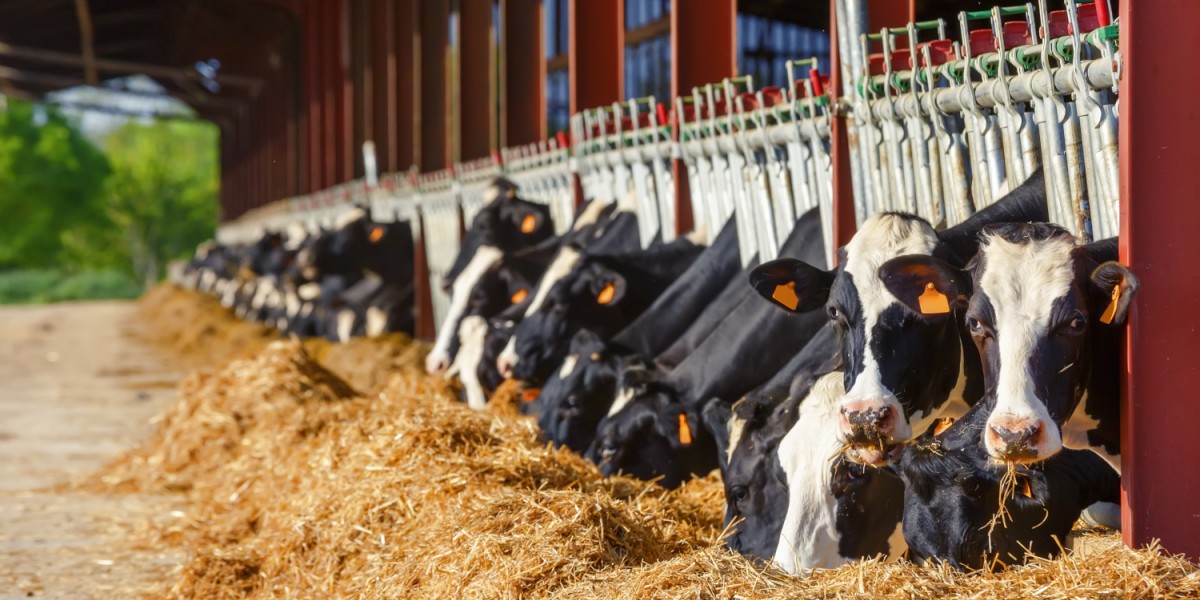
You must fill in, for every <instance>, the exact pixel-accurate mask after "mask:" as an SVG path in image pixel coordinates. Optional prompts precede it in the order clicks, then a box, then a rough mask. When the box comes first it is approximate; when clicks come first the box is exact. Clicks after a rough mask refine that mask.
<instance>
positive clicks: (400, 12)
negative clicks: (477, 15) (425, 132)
mask: <svg viewBox="0 0 1200 600" xmlns="http://www.w3.org/2000/svg"><path fill="white" fill-rule="evenodd" d="M417 2H418V0H395V15H394V16H395V20H394V23H395V31H396V42H395V54H394V55H392V57H393V62H394V63H395V69H396V80H395V93H394V96H395V100H396V109H395V110H396V123H397V126H396V127H395V128H394V129H392V131H393V132H394V133H395V135H396V154H395V158H394V159H392V160H391V163H392V170H395V171H403V170H407V169H408V168H409V167H411V166H413V165H415V164H417V163H418V161H419V160H420V158H419V156H420V155H419V144H420V143H421V142H420V131H421V120H420V119H418V118H417V117H418V114H419V113H420V107H421V105H420V101H419V96H418V94H420V89H419V88H418V82H419V81H420V69H419V66H418V65H419V63H418V61H419V60H420V56H421V43H422V40H421V35H420V34H419V33H418V29H417V25H418V23H419V16H420V15H419V13H418V8H419V7H418V5H417Z"/></svg>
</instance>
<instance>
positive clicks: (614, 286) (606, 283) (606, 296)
mask: <svg viewBox="0 0 1200 600" xmlns="http://www.w3.org/2000/svg"><path fill="white" fill-rule="evenodd" d="M625 286H626V284H625V278H624V277H621V276H620V275H618V274H617V273H614V272H611V271H610V272H606V273H603V274H601V275H600V276H598V277H597V278H596V280H595V282H594V283H593V284H592V292H593V293H594V294H595V297H596V304H600V305H603V306H614V305H616V304H619V303H620V302H621V299H622V298H624V297H625Z"/></svg>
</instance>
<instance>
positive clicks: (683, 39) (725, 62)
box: [658, 0, 737, 236]
mask: <svg viewBox="0 0 1200 600" xmlns="http://www.w3.org/2000/svg"><path fill="white" fill-rule="evenodd" d="M684 4H685V2H684V1H683V0H671V98H659V99H658V100H659V101H660V102H671V101H672V99H673V98H677V97H679V96H686V95H690V94H691V93H692V88H693V87H696V86H701V85H704V84H706V83H713V82H717V81H721V80H722V79H724V78H726V77H733V76H734V75H737V0H688V1H687V2H686V5H687V10H684V6H683V5H684ZM668 108H670V107H668ZM673 131H674V133H673V135H675V136H678V135H679V129H678V127H676V128H674V130H673ZM676 139H678V137H676ZM671 172H672V174H673V179H674V180H675V215H676V223H675V228H676V232H675V233H676V234H678V235H683V234H685V233H687V232H689V231H691V230H692V223H693V221H692V203H691V196H690V195H689V191H688V187H687V168H686V167H685V166H684V164H683V161H681V160H673V161H671ZM717 233H718V232H716V231H710V232H709V235H710V236H715V235H717Z"/></svg>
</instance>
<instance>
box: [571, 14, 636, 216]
mask: <svg viewBox="0 0 1200 600" xmlns="http://www.w3.org/2000/svg"><path fill="white" fill-rule="evenodd" d="M567 6H568V8H567V15H568V16H567V28H568V31H569V33H568V34H567V38H568V44H567V45H568V48H567V65H568V67H567V69H568V70H569V73H568V75H567V77H568V86H569V87H570V96H571V101H570V109H571V114H572V115H574V114H575V113H578V112H579V111H581V110H583V109H585V108H594V107H597V106H603V105H608V104H612V103H613V102H616V101H618V100H621V99H623V98H624V97H625V81H624V75H625V3H624V2H594V1H592V0H570V2H569V3H568V5H567ZM582 202H583V186H582V185H580V183H579V178H578V177H576V178H575V206H579V205H580V204H581V203H582Z"/></svg>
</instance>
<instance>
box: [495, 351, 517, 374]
mask: <svg viewBox="0 0 1200 600" xmlns="http://www.w3.org/2000/svg"><path fill="white" fill-rule="evenodd" d="M496 370H497V371H500V376H501V377H503V378H505V379H512V376H513V364H512V361H510V360H509V358H508V357H507V356H501V357H500V358H497V359H496Z"/></svg>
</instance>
